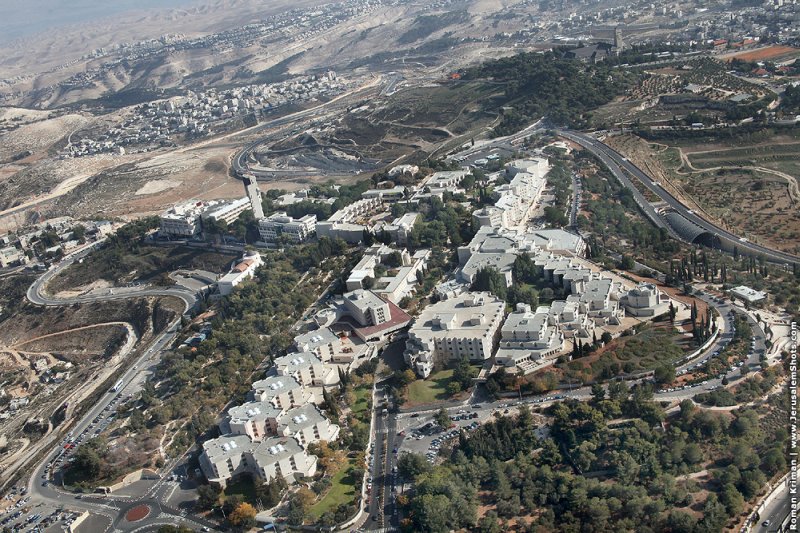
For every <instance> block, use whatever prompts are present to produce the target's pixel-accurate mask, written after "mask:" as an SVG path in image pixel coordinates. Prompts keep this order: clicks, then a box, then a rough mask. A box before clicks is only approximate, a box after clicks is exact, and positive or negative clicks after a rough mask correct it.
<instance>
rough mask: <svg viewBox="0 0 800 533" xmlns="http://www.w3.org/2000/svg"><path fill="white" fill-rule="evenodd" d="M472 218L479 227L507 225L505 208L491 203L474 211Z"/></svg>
mask: <svg viewBox="0 0 800 533" xmlns="http://www.w3.org/2000/svg"><path fill="white" fill-rule="evenodd" d="M472 220H473V221H474V222H475V224H476V225H478V226H479V227H483V226H487V227H490V228H502V227H506V225H507V224H506V212H505V210H504V209H500V208H499V207H494V206H490V205H489V206H486V207H483V208H481V209H478V210H477V211H474V212H473V213H472Z"/></svg>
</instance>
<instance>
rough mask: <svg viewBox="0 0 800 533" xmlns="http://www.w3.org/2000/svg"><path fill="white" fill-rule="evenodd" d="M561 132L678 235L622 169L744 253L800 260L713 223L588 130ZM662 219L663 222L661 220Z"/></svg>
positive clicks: (772, 259)
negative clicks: (596, 158)
mask: <svg viewBox="0 0 800 533" xmlns="http://www.w3.org/2000/svg"><path fill="white" fill-rule="evenodd" d="M557 133H558V134H559V135H561V136H563V137H566V138H567V139H569V140H571V141H573V142H575V143H577V144H580V145H581V146H583V147H584V148H586V149H587V150H589V151H590V152H592V153H593V154H595V155H596V156H597V157H599V158H600V160H601V161H603V163H604V164H606V165H607V166H608V168H609V170H611V172H612V173H613V174H614V176H615V177H616V178H617V179H619V180H620V182H621V183H622V184H623V185H624V186H625V187H627V188H628V189H629V190H630V191H631V192H632V193H633V196H634V199H635V200H636V203H637V204H639V205H640V207H641V208H642V210H643V211H644V212H645V214H646V215H647V217H648V218H650V219H651V220H653V222H654V223H656V224H657V225H658V226H659V227H665V226H666V227H667V229H668V230H669V231H670V233H671V234H672V235H676V233H675V232H674V230H672V228H671V227H670V226H669V225H668V224H666V222H665V221H664V219H663V218H662V217H661V216H659V215H658V213H656V211H655V209H654V208H653V206H652V205H651V204H650V203H649V202H647V200H646V199H645V198H644V196H643V195H642V194H641V193H640V192H639V191H638V189H637V188H636V187H635V186H634V185H633V183H631V181H630V180H629V179H628V178H627V176H626V175H625V174H624V172H622V171H621V170H624V171H625V172H628V173H629V174H630V175H632V176H634V177H635V178H636V179H638V180H639V181H640V182H641V183H642V184H643V185H644V186H645V187H646V188H647V189H648V190H649V191H651V192H652V193H654V194H655V195H657V196H658V197H659V198H661V200H663V201H664V202H666V203H667V205H669V207H671V208H672V209H673V210H675V211H676V212H677V213H678V214H680V215H681V216H683V217H684V218H685V219H687V220H688V221H690V222H692V223H694V224H695V225H697V226H699V227H700V228H702V229H703V230H705V231H707V232H709V233H711V234H712V235H716V236H719V237H721V238H724V239H726V240H728V241H730V242H731V243H735V244H736V246H737V247H738V248H739V250H741V251H742V252H744V253H750V254H753V255H763V256H764V258H765V259H767V260H768V261H770V262H774V263H782V264H785V263H796V262H800V257H797V256H794V255H791V254H787V253H784V252H781V251H778V250H773V249H771V248H767V247H766V246H761V245H760V244H755V243H752V242H747V241H743V240H741V239H740V238H739V237H738V236H737V235H734V234H733V233H731V232H729V231H728V230H725V229H723V228H720V227H719V226H716V225H714V224H712V223H711V222H709V221H707V220H705V219H704V218H701V217H700V216H698V215H697V214H696V213H694V212H693V211H692V210H690V209H689V208H687V207H686V206H685V205H683V204H682V203H681V202H680V201H678V199H677V198H675V197H674V196H672V194H670V193H669V192H668V191H666V190H665V189H664V188H663V187H661V186H660V185H658V183H657V182H656V181H654V180H653V178H651V177H650V176H648V175H647V174H645V173H644V172H642V170H641V169H639V168H638V167H637V166H635V165H634V164H633V163H631V162H630V161H628V159H627V158H625V157H623V156H622V155H621V154H619V153H618V152H616V151H615V150H613V149H612V148H610V147H609V146H607V145H605V144H603V143H602V142H600V141H598V140H597V139H595V138H594V137H592V136H591V135H587V134H584V133H580V132H577V131H571V130H557ZM659 220H660V222H659Z"/></svg>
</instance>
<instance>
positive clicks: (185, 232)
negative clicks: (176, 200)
mask: <svg viewBox="0 0 800 533" xmlns="http://www.w3.org/2000/svg"><path fill="white" fill-rule="evenodd" d="M203 209H205V204H203V202H197V201H194V200H192V201H190V202H186V203H183V204H178V205H176V206H173V207H172V208H170V209H169V210H168V211H167V212H166V213H164V214H163V215H161V217H160V218H159V227H158V233H159V235H166V236H170V237H194V236H195V235H197V234H198V233H200V229H201V226H200V213H202V212H203Z"/></svg>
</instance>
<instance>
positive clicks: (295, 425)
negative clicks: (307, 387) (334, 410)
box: [278, 403, 339, 447]
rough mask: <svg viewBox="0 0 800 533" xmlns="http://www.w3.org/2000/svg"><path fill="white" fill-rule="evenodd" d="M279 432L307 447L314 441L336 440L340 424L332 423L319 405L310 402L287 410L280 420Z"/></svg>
mask: <svg viewBox="0 0 800 533" xmlns="http://www.w3.org/2000/svg"><path fill="white" fill-rule="evenodd" d="M278 433H279V434H280V435H283V436H284V437H292V438H294V439H296V440H297V442H298V443H299V444H300V445H301V446H303V447H306V446H308V445H309V444H311V443H313V442H320V441H326V442H333V441H335V440H336V439H337V438H338V437H339V426H337V425H336V424H331V423H330V421H329V420H328V419H327V418H325V417H324V416H323V415H322V413H320V411H319V409H318V408H317V406H316V405H314V404H311V403H310V404H306V405H303V406H301V407H295V408H294V409H290V410H289V411H287V412H286V415H284V416H283V417H282V418H281V420H280V423H279V426H278Z"/></svg>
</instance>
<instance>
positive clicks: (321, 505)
mask: <svg viewBox="0 0 800 533" xmlns="http://www.w3.org/2000/svg"><path fill="white" fill-rule="evenodd" d="M355 466H356V465H355V459H354V458H352V457H348V459H347V463H345V464H344V465H343V466H342V468H340V469H339V471H338V472H336V474H334V475H333V477H332V478H331V486H330V488H329V489H328V492H326V493H325V495H324V496H323V497H322V499H321V500H320V501H318V502H317V503H315V504H314V505H313V506H312V507H311V510H310V511H309V514H310V515H311V516H312V517H313V518H314V520H319V517H320V516H322V515H323V514H325V513H326V512H327V511H330V510H333V509H336V508H337V507H339V506H340V505H343V504H352V503H353V501H354V500H355V497H356V479H355V478H354V477H353V469H354V468H355Z"/></svg>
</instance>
